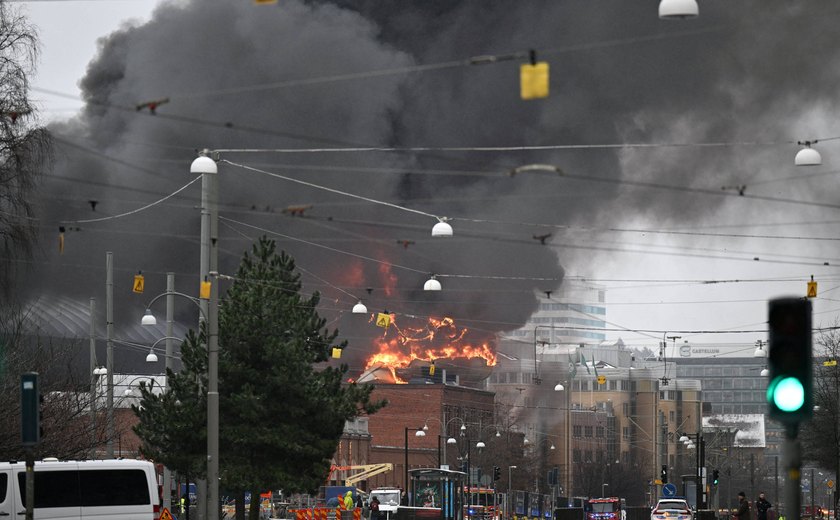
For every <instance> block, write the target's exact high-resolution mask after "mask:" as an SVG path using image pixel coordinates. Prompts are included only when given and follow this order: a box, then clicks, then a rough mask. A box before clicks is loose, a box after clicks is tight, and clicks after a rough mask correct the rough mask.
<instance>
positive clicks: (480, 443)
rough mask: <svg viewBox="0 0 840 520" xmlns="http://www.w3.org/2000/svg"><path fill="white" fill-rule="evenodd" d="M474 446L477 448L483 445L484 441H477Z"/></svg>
mask: <svg viewBox="0 0 840 520" xmlns="http://www.w3.org/2000/svg"><path fill="white" fill-rule="evenodd" d="M475 447H476V448H478V449H481V448H483V447H484V443H483V442H482V441H478V442H476V443H475Z"/></svg>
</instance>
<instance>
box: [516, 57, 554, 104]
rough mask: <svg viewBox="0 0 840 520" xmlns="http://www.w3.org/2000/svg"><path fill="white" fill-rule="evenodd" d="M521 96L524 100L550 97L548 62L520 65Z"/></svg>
mask: <svg viewBox="0 0 840 520" xmlns="http://www.w3.org/2000/svg"><path fill="white" fill-rule="evenodd" d="M519 97H521V98H522V99H524V100H528V99H539V98H545V97H548V63H547V62H545V61H541V62H539V63H534V64H533V65H532V64H530V63H523V64H522V65H520V66H519Z"/></svg>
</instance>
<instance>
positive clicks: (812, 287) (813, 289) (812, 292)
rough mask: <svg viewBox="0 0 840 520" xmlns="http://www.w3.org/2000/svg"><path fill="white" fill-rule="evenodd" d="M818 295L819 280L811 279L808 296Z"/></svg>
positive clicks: (814, 296)
mask: <svg viewBox="0 0 840 520" xmlns="http://www.w3.org/2000/svg"><path fill="white" fill-rule="evenodd" d="M816 297H817V282H814V281H810V282H808V298H816Z"/></svg>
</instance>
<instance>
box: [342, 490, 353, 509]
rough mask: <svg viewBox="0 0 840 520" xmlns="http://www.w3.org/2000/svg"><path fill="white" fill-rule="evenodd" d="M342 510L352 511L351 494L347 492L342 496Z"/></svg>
mask: <svg viewBox="0 0 840 520" xmlns="http://www.w3.org/2000/svg"><path fill="white" fill-rule="evenodd" d="M344 509H346V510H348V511H350V510H352V509H353V492H352V491H348V492H347V493H345V494H344Z"/></svg>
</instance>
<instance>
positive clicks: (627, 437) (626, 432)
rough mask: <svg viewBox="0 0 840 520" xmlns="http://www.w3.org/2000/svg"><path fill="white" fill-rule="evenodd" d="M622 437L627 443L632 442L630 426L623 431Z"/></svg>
mask: <svg viewBox="0 0 840 520" xmlns="http://www.w3.org/2000/svg"><path fill="white" fill-rule="evenodd" d="M621 436H622V437H623V438H624V440H625V441H629V440H630V427H629V426H625V427H624V428H622V429H621Z"/></svg>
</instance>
